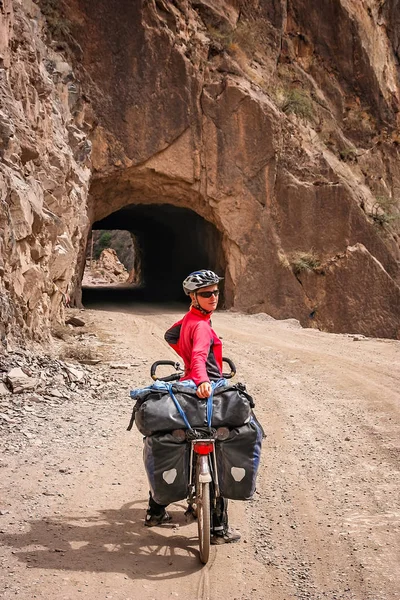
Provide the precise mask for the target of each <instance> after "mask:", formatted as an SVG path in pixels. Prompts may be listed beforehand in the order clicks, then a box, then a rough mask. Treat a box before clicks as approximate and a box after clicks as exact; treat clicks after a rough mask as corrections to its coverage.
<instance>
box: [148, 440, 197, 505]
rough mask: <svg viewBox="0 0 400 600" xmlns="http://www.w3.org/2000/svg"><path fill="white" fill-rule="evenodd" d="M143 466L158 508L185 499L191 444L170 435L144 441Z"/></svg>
mask: <svg viewBox="0 0 400 600" xmlns="http://www.w3.org/2000/svg"><path fill="white" fill-rule="evenodd" d="M143 460H144V466H145V469H146V473H147V478H148V480H149V485H150V490H151V494H152V496H153V498H154V500H155V501H156V502H157V503H158V504H169V503H170V502H177V501H178V500H183V499H184V498H186V496H187V486H188V481H189V460H190V444H188V443H187V442H186V441H184V442H180V441H178V440H177V439H176V438H174V437H173V436H172V435H171V434H170V433H164V434H155V435H151V436H149V437H146V438H145V439H144V448H143Z"/></svg>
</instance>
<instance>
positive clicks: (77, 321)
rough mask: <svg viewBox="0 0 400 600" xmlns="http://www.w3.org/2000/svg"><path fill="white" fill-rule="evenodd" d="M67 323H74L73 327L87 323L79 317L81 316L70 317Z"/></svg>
mask: <svg viewBox="0 0 400 600" xmlns="http://www.w3.org/2000/svg"><path fill="white" fill-rule="evenodd" d="M65 323H66V324H67V325H73V327H84V326H85V325H86V323H85V321H83V320H82V319H79V317H69V318H68V319H67V320H66V321H65Z"/></svg>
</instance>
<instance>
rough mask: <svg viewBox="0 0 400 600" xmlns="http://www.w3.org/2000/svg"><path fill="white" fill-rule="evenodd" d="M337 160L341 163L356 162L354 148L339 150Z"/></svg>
mask: <svg viewBox="0 0 400 600" xmlns="http://www.w3.org/2000/svg"><path fill="white" fill-rule="evenodd" d="M339 158H340V160H342V161H343V162H357V150H356V149H355V148H344V149H343V150H340V152H339Z"/></svg>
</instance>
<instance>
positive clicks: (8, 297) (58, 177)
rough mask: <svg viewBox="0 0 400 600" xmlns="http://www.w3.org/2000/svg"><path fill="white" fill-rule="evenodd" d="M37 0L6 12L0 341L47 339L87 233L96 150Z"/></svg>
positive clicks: (1, 38)
mask: <svg viewBox="0 0 400 600" xmlns="http://www.w3.org/2000/svg"><path fill="white" fill-rule="evenodd" d="M45 26H46V22H45V19H44V18H43V15H42V13H41V11H40V10H39V7H38V6H37V5H35V4H34V3H33V2H31V1H30V0H23V1H20V2H19V1H16V2H11V0H4V1H3V2H1V3H0V61H1V69H0V97H1V103H0V158H1V162H0V317H1V318H0V336H1V339H2V341H3V343H6V341H7V342H8V343H10V342H12V340H17V339H18V340H19V342H20V343H21V341H22V340H23V339H24V338H29V337H32V336H33V337H35V338H37V339H46V338H47V337H48V334H49V324H50V322H51V321H52V320H55V319H59V320H61V319H62V311H63V304H64V302H65V299H66V295H67V294H68V288H69V286H70V283H71V279H72V276H73V273H74V271H75V268H76V261H77V254H78V249H79V244H80V240H81V238H82V236H84V235H85V234H86V231H87V229H88V226H89V221H88V217H87V204H86V200H87V193H88V184H89V179H90V173H91V170H90V164H89V158H90V151H91V144H90V142H89V140H88V139H87V133H88V131H89V128H88V127H85V126H83V125H82V123H83V115H84V113H85V103H84V102H83V101H82V98H81V96H80V88H79V83H78V82H77V81H76V79H75V77H74V73H73V70H72V67H71V65H70V64H68V63H67V62H66V60H65V57H64V55H63V54H62V53H61V52H60V50H62V48H58V47H57V44H56V43H52V42H51V40H49V39H48V38H47V36H46V31H47V30H46V28H45Z"/></svg>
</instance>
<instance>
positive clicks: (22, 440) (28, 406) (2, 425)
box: [0, 350, 130, 454]
mask: <svg viewBox="0 0 400 600" xmlns="http://www.w3.org/2000/svg"><path fill="white" fill-rule="evenodd" d="M95 362H99V361H95ZM115 364H117V363H115ZM118 364H119V366H121V364H122V363H118ZM129 366H130V365H125V368H128V367H129ZM9 388H11V389H9ZM125 388H126V385H124V386H123V388H122V382H120V381H119V380H118V378H117V377H115V376H114V377H110V373H109V366H108V365H103V366H96V367H95V366H94V365H82V364H75V363H71V362H66V361H63V360H60V359H57V358H52V357H50V356H46V355H38V354H37V353H34V352H31V351H28V350H17V351H14V352H9V353H7V354H2V355H0V446H1V447H2V448H4V450H5V451H6V452H10V453H12V454H15V453H17V452H19V450H20V449H21V448H22V447H23V446H24V445H26V444H34V445H37V446H39V445H41V444H42V440H41V439H40V437H39V433H41V432H40V427H41V426H43V425H44V424H45V423H46V422H47V421H49V420H52V419H53V418H54V416H55V412H54V411H55V409H56V408H57V407H62V406H63V405H65V404H66V403H67V404H71V405H73V401H76V400H78V401H79V402H85V403H86V404H96V399H97V398H99V397H100V396H103V395H105V396H107V397H110V393H111V392H112V393H113V394H115V393H116V392H117V391H119V393H121V390H122V394H126V396H127V398H128V390H126V389H125ZM127 412H129V411H127ZM64 421H71V422H75V421H74V419H73V417H71V416H69V417H64ZM103 434H104V436H106V435H108V432H107V430H104V431H101V432H100V433H99V435H103Z"/></svg>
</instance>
